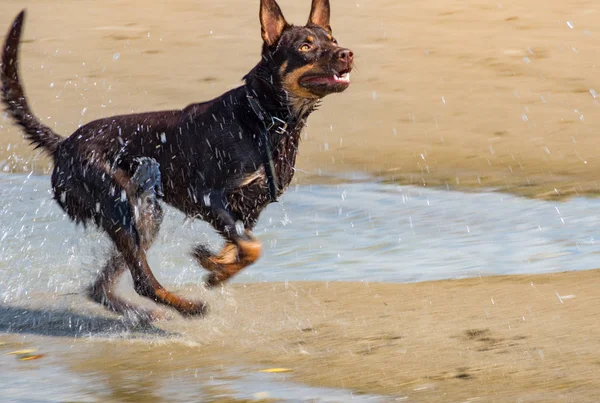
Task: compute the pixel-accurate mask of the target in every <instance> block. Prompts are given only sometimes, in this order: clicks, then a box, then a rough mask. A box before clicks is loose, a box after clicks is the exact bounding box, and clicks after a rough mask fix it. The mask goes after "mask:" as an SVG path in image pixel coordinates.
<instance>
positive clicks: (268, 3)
mask: <svg viewBox="0 0 600 403" xmlns="http://www.w3.org/2000/svg"><path fill="white" fill-rule="evenodd" d="M258 17H259V18H260V31H261V35H262V38H263V41H265V43H266V44H267V45H268V46H273V45H274V44H275V43H276V42H277V41H278V40H279V37H280V36H281V33H282V32H283V29H284V28H285V27H286V25H287V22H286V21H285V18H284V17H283V13H282V12H281V9H280V8H279V6H278V5H277V2H275V0H260V13H259V14H258Z"/></svg>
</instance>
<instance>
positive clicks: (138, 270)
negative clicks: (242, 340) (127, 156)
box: [107, 158, 206, 316]
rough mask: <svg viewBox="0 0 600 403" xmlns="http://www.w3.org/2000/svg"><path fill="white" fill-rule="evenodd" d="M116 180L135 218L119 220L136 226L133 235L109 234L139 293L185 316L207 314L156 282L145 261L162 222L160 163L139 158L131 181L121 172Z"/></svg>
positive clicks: (200, 305) (199, 304) (201, 306)
mask: <svg viewBox="0 0 600 403" xmlns="http://www.w3.org/2000/svg"><path fill="white" fill-rule="evenodd" d="M114 177H115V180H116V181H117V183H119V184H120V185H121V186H122V187H123V188H124V190H125V192H126V194H127V196H128V198H129V205H130V207H131V209H130V210H129V212H128V213H129V214H130V215H131V216H132V217H127V216H123V217H119V220H118V221H119V222H128V221H129V220H131V219H132V220H133V222H134V223H135V225H134V231H122V230H120V229H119V228H121V227H120V226H119V227H117V228H116V229H111V230H107V231H108V232H109V235H110V236H111V238H112V239H113V241H114V242H115V245H116V246H117V249H118V251H119V252H120V253H121V255H122V257H123V260H124V261H125V262H126V264H127V266H129V270H130V271H131V275H132V277H133V282H134V287H135V290H136V292H137V293H138V294H140V295H142V296H144V297H147V298H150V299H152V300H154V301H155V302H157V303H160V304H163V305H167V306H170V307H172V308H174V309H176V310H177V311H179V312H180V313H181V314H182V315H185V316H194V315H201V314H204V313H205V312H206V305H205V304H204V303H202V302H199V301H198V302H197V301H189V300H187V299H184V298H181V297H178V296H176V295H174V294H172V293H170V292H168V291H167V290H166V289H165V288H164V287H163V286H162V285H161V284H160V283H159V282H158V281H157V280H156V278H155V277H154V275H153V274H152V270H151V269H150V266H149V265H148V262H147V259H146V250H148V249H149V248H150V246H151V245H152V242H153V240H154V238H155V236H156V235H157V234H158V230H159V227H160V223H161V222H162V218H163V213H162V209H161V207H160V204H159V202H158V197H159V196H161V195H162V186H161V183H160V170H159V165H158V163H157V162H156V161H154V160H153V159H150V158H139V159H138V160H137V168H136V171H135V173H134V175H133V176H132V177H131V179H129V180H128V181H126V179H127V175H126V174H125V173H123V172H121V171H119V172H117V173H115V175H114Z"/></svg>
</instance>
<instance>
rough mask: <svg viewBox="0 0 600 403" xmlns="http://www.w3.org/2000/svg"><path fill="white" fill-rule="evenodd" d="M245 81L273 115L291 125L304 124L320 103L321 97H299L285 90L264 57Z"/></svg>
mask: <svg viewBox="0 0 600 403" xmlns="http://www.w3.org/2000/svg"><path fill="white" fill-rule="evenodd" d="M244 81H245V82H246V88H247V90H248V91H249V92H250V93H251V94H252V95H253V96H255V97H256V99H257V101H258V102H260V105H261V106H262V108H264V110H265V111H266V112H267V113H268V114H269V115H271V117H275V118H277V119H281V120H282V121H284V122H286V123H288V124H291V125H296V124H301V125H302V124H303V123H304V121H305V120H306V119H307V118H308V116H309V115H310V114H311V112H313V111H314V110H315V109H316V108H317V107H318V105H319V103H320V99H319V98H316V99H307V98H299V97H295V96H293V94H291V93H289V92H287V91H285V89H284V88H283V86H282V85H281V82H280V81H279V78H278V77H277V76H276V74H275V73H274V69H273V67H271V66H270V63H269V62H268V61H267V60H265V59H264V58H263V60H261V62H260V63H258V64H257V65H256V67H254V69H252V70H251V71H250V72H249V73H248V74H247V75H246V76H245V77H244Z"/></svg>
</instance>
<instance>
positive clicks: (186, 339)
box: [0, 0, 600, 402]
mask: <svg viewBox="0 0 600 403" xmlns="http://www.w3.org/2000/svg"><path fill="white" fill-rule="evenodd" d="M251 3H252V4H251ZM280 4H281V6H282V9H283V11H284V13H285V15H286V17H287V18H288V20H290V21H296V22H298V23H301V22H303V21H305V19H306V15H307V13H308V9H309V2H308V0H307V1H306V2H301V1H291V0H281V1H280ZM23 7H27V9H28V17H27V23H26V28H25V36H24V38H25V41H24V43H23V45H22V49H21V60H22V66H21V69H22V79H23V81H24V84H25V89H26V92H27V94H28V96H29V99H30V100H31V105H32V107H33V109H34V111H35V112H36V113H37V114H38V115H39V116H40V117H41V118H42V119H43V120H44V121H45V122H46V123H47V124H48V125H50V126H52V127H53V128H55V129H56V130H57V132H59V133H60V134H62V135H65V136H66V135H69V134H70V133H71V132H72V131H73V130H74V129H75V128H76V127H77V126H78V125H80V124H84V123H86V122H88V121H91V120H93V119H96V118H99V117H103V116H109V115H114V114H123V113H129V112H132V111H134V112H140V111H148V110H159V109H168V108H180V107H183V106H185V105H186V104H189V103H192V102H197V101H202V100H206V99H209V98H211V97H213V96H217V95H219V94H221V93H222V92H223V91H225V90H227V89H229V88H232V87H234V86H237V85H239V84H240V82H241V81H240V80H241V77H242V76H243V75H244V74H245V73H246V72H247V71H248V70H249V69H250V68H251V67H252V66H254V64H255V63H256V62H257V60H258V57H259V56H258V55H259V48H260V36H259V32H260V31H259V25H258V18H257V11H258V1H256V4H254V3H253V2H248V1H242V0H228V1H226V2H214V1H213V2H209V1H200V2H198V1H192V0H176V1H172V2H157V1H143V0H127V1H116V0H110V1H104V2H94V3H93V4H92V3H90V2H82V1H75V0H61V1H58V0H36V1H21V2H18V4H17V2H13V1H7V0H5V1H0V34H1V35H4V33H5V32H6V30H7V28H8V25H9V23H10V21H11V19H12V18H13V17H14V16H15V15H16V14H17V12H18V11H19V10H20V9H21V8H23ZM332 8H333V10H332V13H333V17H332V26H333V29H334V32H335V34H336V36H337V38H338V39H339V41H340V43H342V44H344V45H345V46H348V47H350V48H352V49H353V50H354V52H355V54H356V59H357V69H356V71H355V72H353V73H352V80H353V84H352V86H351V88H350V89H349V90H348V91H347V92H345V93H344V94H341V95H336V96H331V97H329V98H326V99H325V100H324V103H323V106H322V108H321V109H320V110H319V111H318V112H316V113H314V114H313V115H312V116H311V118H310V121H309V127H308V129H307V130H306V132H305V136H304V138H303V142H302V144H301V149H300V155H299V160H298V164H297V168H298V174H297V178H296V179H295V180H296V183H298V184H315V183H333V182H335V181H340V180H365V178H376V179H378V180H382V181H386V182H390V183H398V184H413V185H418V186H425V187H441V188H448V189H452V190H462V191H473V190H476V191H487V190H490V189H492V190H499V191H502V192H509V193H513V194H516V195H519V196H526V197H535V198H540V199H559V198H563V197H570V196H576V195H579V196H593V195H595V194H596V193H598V191H599V190H598V189H599V184H598V183H597V173H598V163H599V157H600V136H599V134H598V132H599V130H598V128H599V127H600V126H599V124H600V103H599V100H598V99H597V96H598V93H600V71H599V69H598V60H600V59H598V55H599V54H600V39H599V38H600V36H599V35H600V31H598V29H597V20H598V16H599V15H600V6H599V5H598V4H597V2H593V1H586V0H568V1H562V2H547V1H546V2H543V1H540V0H525V1H517V0H506V1H501V2H499V1H495V2H490V1H483V0H477V1H470V2H447V1H442V0H425V1H421V2H418V3H415V2H398V1H392V0H377V1H369V2H361V1H357V2H342V1H341V0H337V1H336V0H332ZM50 167H51V165H50V161H49V160H48V159H46V158H45V157H43V156H42V155H40V154H39V153H36V152H34V151H32V150H31V148H30V147H29V146H28V145H27V144H26V142H24V141H23V140H22V139H21V134H20V132H19V131H18V130H17V129H16V128H15V127H14V126H13V125H12V124H11V123H10V122H9V121H8V120H7V119H6V118H2V116H0V170H2V171H3V172H21V173H22V172H30V171H32V170H33V171H35V172H38V173H44V172H48V170H49V169H50ZM399 260H401V258H399ZM590 269H594V268H593V267H590ZM399 270H401V268H399ZM599 289H600V272H598V271H597V270H590V271H580V272H569V273H557V274H544V275H535V276H497V277H481V278H473V279H464V280H453V281H436V282H424V283H414V284H392V283H389V284H388V283H386V284H383V283H370V282H362V283H361V282H330V283H325V282H314V283H312V282H311V283H308V282H307V283H304V282H290V283H285V284H284V283H255V284H234V285H231V286H227V287H225V288H224V289H223V292H222V293H220V292H211V293H207V292H206V291H204V290H199V289H198V288H188V289H185V290H182V292H185V293H189V294H190V295H198V294H199V295H203V296H204V297H205V298H207V299H208V300H209V302H210V304H211V307H212V310H211V313H210V315H209V316H208V317H207V318H205V319H199V320H193V321H185V320H183V319H180V318H178V317H177V316H174V317H173V318H172V319H171V320H169V321H165V322H160V323H158V324H157V325H156V327H157V328H156V329H153V330H152V331H151V332H150V335H149V336H148V337H146V336H144V335H142V336H140V337H134V338H132V339H129V338H121V337H120V336H117V337H116V338H106V337H104V336H105V335H104V331H105V330H107V329H110V328H112V327H111V326H113V325H114V326H117V327H118V326H121V325H120V323H121V322H119V320H118V319H117V318H116V317H114V316H111V315H110V314H108V313H105V312H104V311H103V310H102V309H99V308H97V307H95V306H93V304H91V303H88V302H87V301H85V299H84V298H83V297H82V296H80V295H73V296H61V295H59V294H57V295H35V293H32V294H30V295H29V296H28V298H26V299H25V300H24V301H8V302H3V303H0V324H1V325H0V331H2V332H4V333H2V334H0V343H2V344H0V353H1V354H4V353H6V352H10V351H11V350H15V349H17V348H26V347H28V346H35V347H36V348H38V349H39V350H40V351H41V352H43V353H45V354H47V356H48V357H54V358H53V360H54V361H52V362H53V363H54V364H52V365H57V367H59V366H60V367H65V368H68V370H69V371H72V372H73V373H78V374H84V375H85V374H87V375H89V376H92V375H91V374H94V376H101V377H102V379H108V381H107V385H108V386H105V388H106V390H105V391H104V392H102V393H105V394H100V395H98V398H99V399H101V400H102V399H105V400H104V401H115V402H120V401H139V402H142V401H151V400H152V401H170V400H169V399H168V392H165V391H162V392H159V391H157V390H155V389H153V388H154V386H153V385H155V384H159V383H161V382H168V381H169V380H172V379H173V377H180V378H179V379H181V380H182V382H184V381H187V382H193V378H192V377H193V376H194V374H193V373H192V372H191V371H188V370H189V369H190V368H204V371H207V372H210V371H217V372H218V371H221V370H222V366H236V365H254V366H256V367H257V368H271V367H284V368H289V369H292V370H293V372H291V373H290V374H289V377H290V379H291V380H293V381H294V382H300V383H304V384H306V385H312V386H319V387H330V388H345V389H349V390H353V391H355V392H357V393H371V394H377V395H382V396H386V399H387V398H389V399H390V401H416V402H465V401H469V402H471V401H473V402H514V401H519V402H550V401H557V402H558V401H561V402H567V401H569V402H595V401H597V400H598V398H597V396H598V395H599V394H600V381H599V380H598V376H597V374H598V371H599V370H600V317H599V313H598V312H599V311H598V309H597V307H598V305H596V304H597V303H598V302H599V297H600V294H599V292H598V290H599ZM75 308H76V309H75ZM45 309H50V311H49V312H51V314H48V313H47V312H46V311H45ZM73 310H75V311H76V312H78V315H79V316H78V317H79V319H80V325H81V326H82V327H81V328H80V330H68V329H71V327H70V325H69V327H67V328H66V327H65V326H66V325H65V323H67V322H68V323H70V322H69V318H71V317H72V312H73ZM81 310H83V313H82V311H81ZM52 312H54V313H52ZM28 318H29V319H28ZM31 318H33V320H32V319H31ZM65 329H67V330H65ZM157 329H161V330H162V331H163V332H164V333H163V332H160V331H158V330H157ZM90 336H91V337H90ZM46 359H47V358H41V359H40V360H38V361H36V362H34V363H28V364H27V365H32V366H33V367H32V368H34V367H35V366H36V365H39V366H44V365H50V364H45V362H49V361H45V360H46ZM6 362H7V363H8V364H6V365H9V366H8V367H7V366H6V365H5V368H7V369H10V368H11V367H10V366H14V367H13V368H15V367H16V366H19V365H25V364H23V363H21V362H19V361H18V360H12V361H6ZM174 374H175V375H174ZM87 375H86V376H87ZM92 389H94V388H92ZM217 389H218V388H217ZM132 390H133V391H134V392H135V393H133V392H132V393H129V392H130V391H132ZM154 392H156V394H152V393H154ZM213 392H214V391H211V392H210V393H209V395H210V396H220V395H219V393H216V392H214V393H213ZM90 393H91V392H90ZM144 393H148V394H144ZM207 393H208V392H207ZM107 396H108V397H107ZM261 396H262V397H261ZM149 399H150V400H149ZM211 399H212V400H210V399H207V400H206V401H215V402H217V401H219V402H225V401H241V400H234V398H226V397H221V398H219V397H213V398H211ZM219 399H220V400H219ZM257 399H258V400H260V399H263V401H269V397H268V395H260V396H258V397H257Z"/></svg>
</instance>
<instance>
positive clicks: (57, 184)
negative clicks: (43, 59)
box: [0, 0, 353, 320]
mask: <svg viewBox="0 0 600 403" xmlns="http://www.w3.org/2000/svg"><path fill="white" fill-rule="evenodd" d="M329 15H330V7H329V1H328V0H313V1H312V6H311V11H310V16H309V19H308V23H307V24H306V25H304V26H294V25H291V24H288V23H287V22H286V20H285V18H284V16H283V14H282V12H281V9H280V8H279V6H278V5H277V3H276V2H275V1H274V0H261V2H260V12H259V19H260V25H261V35H262V39H263V45H262V53H261V60H260V62H259V63H258V64H257V65H256V66H255V67H254V68H253V69H252V70H251V71H250V72H249V73H248V74H247V75H246V76H245V77H244V85H242V86H240V87H238V88H235V89H233V90H231V91H228V92H226V93H225V94H223V95H221V96H220V97H218V98H215V99H213V100H211V101H207V102H203V103H195V104H191V105H189V106H187V107H185V108H183V109H179V110H170V111H160V112H149V113H138V114H130V115H122V116H113V117H109V118H104V119H100V120H96V121H93V122H90V123H88V124H86V125H84V126H82V127H80V128H78V129H77V130H76V131H75V132H74V133H73V134H72V135H71V136H69V137H68V138H62V137H60V136H59V135H58V134H56V133H55V132H54V131H53V130H52V129H51V128H49V127H47V126H45V125H44V124H43V123H41V122H40V121H39V120H38V119H37V118H36V117H35V116H34V115H33V113H32V111H31V109H30V108H29V105H28V103H27V99H26V97H25V93H24V91H23V87H22V84H21V82H20V80H19V69H18V49H19V41H20V38H21V31H22V28H23V21H24V18H25V11H24V10H23V11H22V12H21V13H20V14H19V15H18V16H17V17H16V19H15V20H14V22H13V24H12V27H11V28H10V31H9V32H8V36H7V37H6V41H5V45H4V50H3V54H2V66H1V69H0V78H1V81H2V101H3V102H4V105H5V106H6V111H7V112H8V113H9V115H10V116H12V118H13V119H14V121H15V122H16V123H17V124H18V125H20V126H21V127H22V129H23V131H24V133H25V138H26V139H27V140H29V141H30V142H31V144H32V145H35V146H36V148H41V149H43V150H44V151H45V152H46V153H47V154H49V155H50V156H51V157H52V158H53V160H54V170H53V172H52V178H51V182H52V190H53V194H54V199H55V200H56V202H57V203H58V204H59V205H60V207H61V208H62V209H63V210H64V211H65V212H66V214H67V215H68V216H69V217H70V218H71V219H72V220H73V221H75V222H76V223H82V224H84V225H85V224H87V223H90V222H91V223H94V224H95V225H96V226H98V227H99V228H101V229H102V230H104V231H105V232H106V233H107V234H108V236H109V237H110V239H111V240H112V242H113V243H114V252H113V253H112V255H111V257H110V258H109V260H108V262H107V263H106V265H105V266H104V268H103V269H102V270H101V271H100V273H99V275H98V278H97V279H96V280H95V281H94V283H93V284H92V286H90V288H89V289H88V295H89V297H90V298H91V299H92V300H94V301H96V302H98V303H100V304H103V305H104V306H105V307H107V308H108V309H110V310H112V311H114V312H116V313H120V314H133V315H135V316H136V317H139V318H142V319H147V320H153V319H156V318H157V317H158V316H157V312H156V311H145V310H141V309H139V308H137V307H136V306H134V305H131V304H130V303H128V302H126V301H124V300H123V299H122V298H119V297H118V296H117V295H116V294H115V292H114V285H115V282H116V281H117V279H118V277H119V276H120V275H121V274H122V273H123V272H125V271H126V270H127V269H129V271H130V272H131V275H132V277H133V282H134V288H135V291H136V292H137V293H138V294H139V295H141V296H144V297H147V298H150V299H151V300H153V301H155V302H156V303H159V304H163V305H166V306H169V307H171V308H174V309H176V310H177V311H178V312H179V313H181V314H182V315H184V316H196V315H202V314H204V313H205V312H206V310H207V307H206V304H205V303H204V302H201V301H193V300H188V299H185V298H182V297H180V296H177V295H175V294H173V293H171V292H169V291H167V290H166V289H165V288H164V287H163V286H162V285H161V284H160V283H159V282H158V281H157V280H156V278H155V277H154V275H153V274H152V271H151V269H150V266H149V265H148V262H147V260H146V252H147V251H148V249H149V248H150V246H151V245H152V242H153V240H154V239H155V237H156V235H157V233H158V231H159V227H160V224H161V221H162V218H163V212H162V208H161V202H164V203H167V204H169V205H171V206H173V207H175V208H177V209H179V210H180V211H182V212H183V213H185V214H186V215H187V216H189V217H194V218H200V219H202V220H205V221H207V222H208V223H209V224H211V225H212V226H213V227H214V228H215V229H216V231H218V232H219V233H220V235H221V236H222V237H223V238H224V239H225V244H224V246H223V248H222V249H221V250H220V251H219V252H216V253H215V252H212V251H210V250H208V249H207V248H206V247H205V246H203V245H199V246H197V247H195V248H194V249H193V252H192V254H193V256H194V257H195V259H196V260H197V261H198V263H199V264H200V265H201V266H202V267H203V268H205V269H206V270H208V271H209V272H210V273H209V275H208V276H207V278H206V284H207V286H209V287H213V286H216V285H218V284H221V283H223V282H224V281H226V280H228V279H229V278H231V277H232V276H233V275H235V274H236V273H238V272H239V271H240V270H242V269H243V268H245V267H246V266H248V265H250V264H252V263H254V262H255V261H256V260H257V259H258V258H259V257H260V255H261V250H262V247H261V244H260V242H259V241H258V240H257V239H256V238H255V237H254V236H253V234H252V229H253V228H254V226H255V225H256V223H257V220H258V218H259V215H260V212H261V211H262V210H263V209H264V208H265V207H266V206H267V205H268V204H269V203H270V202H273V201H276V200H277V198H278V197H279V196H280V195H281V194H282V193H283V192H284V190H285V189H286V187H287V186H288V185H289V183H290V181H291V180H292V176H293V175H294V164H295V161H296V154H297V152H298V144H299V140H300V132H301V131H302V129H303V127H304V125H305V123H306V119H307V118H308V116H309V115H310V114H311V112H313V111H314V110H315V109H316V107H317V106H318V104H319V102H320V101H321V99H322V98H323V97H325V96H326V95H329V94H332V93H337V92H342V91H344V90H345V89H346V88H348V86H349V85H350V71H351V70H352V66H353V53H352V51H351V50H349V49H347V48H343V47H341V46H339V45H338V43H337V41H336V40H335V38H334V37H333V34H332V30H331V26H330V24H329Z"/></svg>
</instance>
